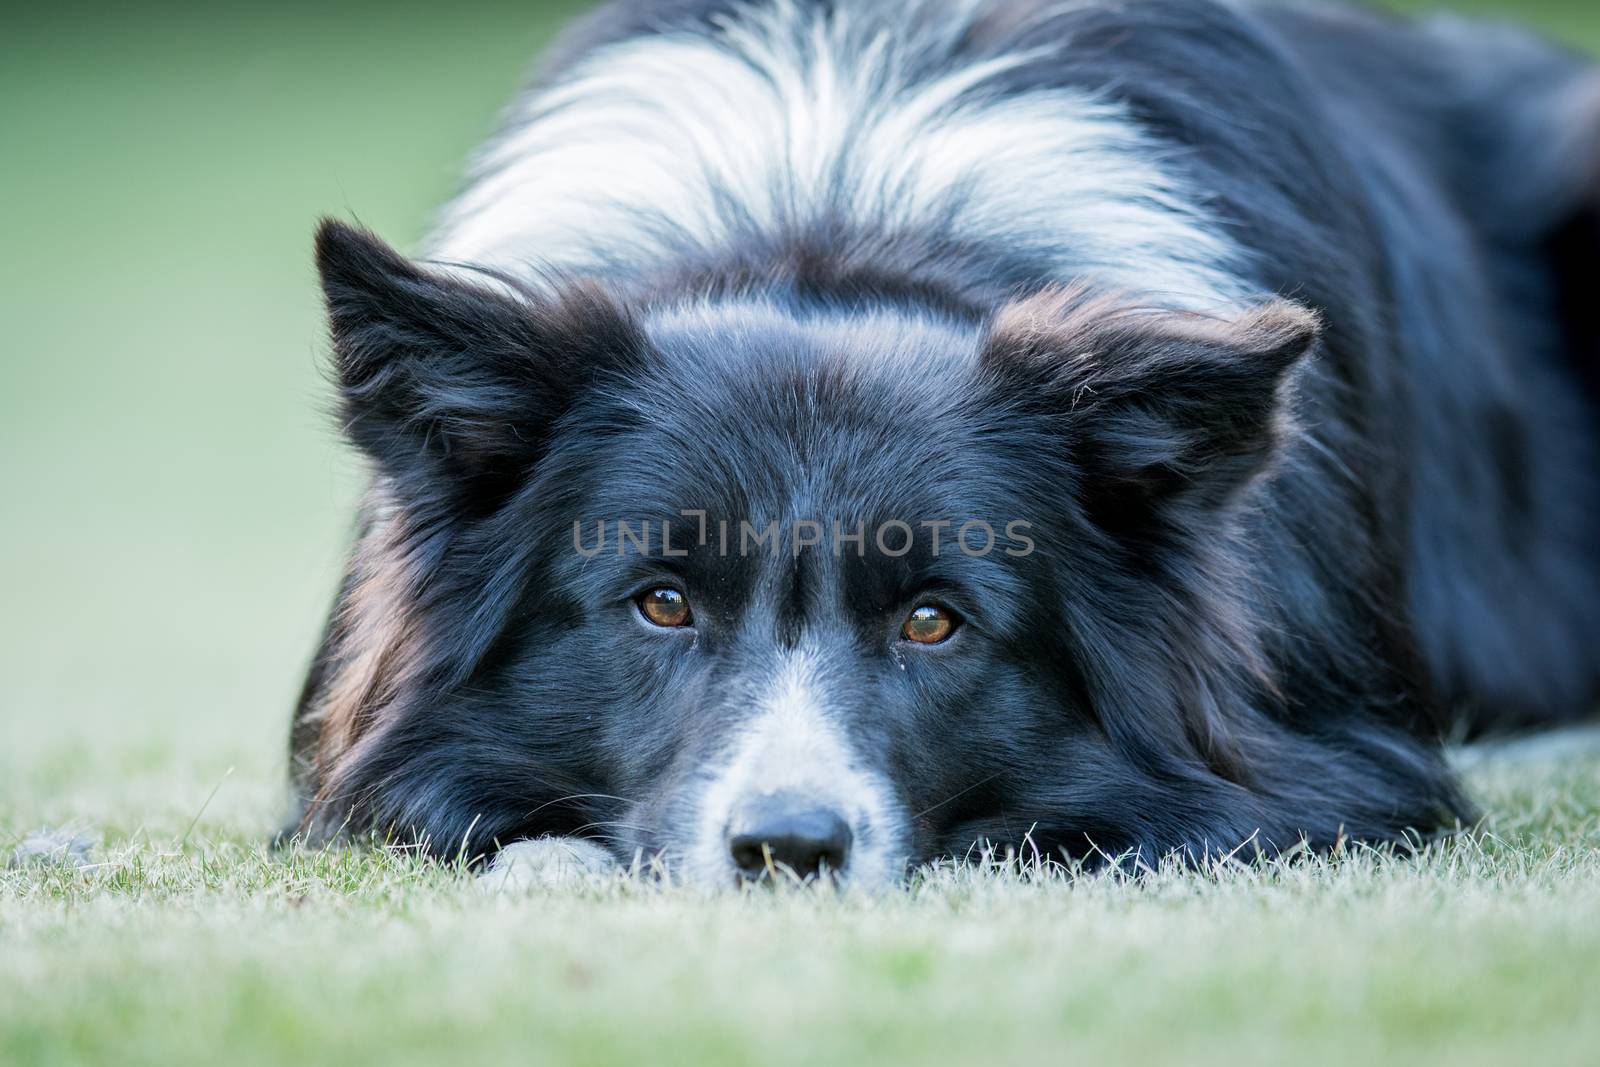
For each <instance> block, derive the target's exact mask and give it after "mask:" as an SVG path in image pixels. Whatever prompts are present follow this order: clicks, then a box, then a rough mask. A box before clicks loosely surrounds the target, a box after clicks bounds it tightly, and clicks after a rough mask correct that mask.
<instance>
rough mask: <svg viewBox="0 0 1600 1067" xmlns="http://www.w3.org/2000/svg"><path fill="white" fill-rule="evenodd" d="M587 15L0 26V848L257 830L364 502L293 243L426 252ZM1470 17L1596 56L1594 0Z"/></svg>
mask: <svg viewBox="0 0 1600 1067" xmlns="http://www.w3.org/2000/svg"><path fill="white" fill-rule="evenodd" d="M886 2H887V0H886ZM580 6H582V5H581V4H580V3H578V2H577V0H570V2H554V3H551V2H522V3H505V2H498V0H456V2H453V3H438V4H418V3H414V2H410V0H404V2H401V3H360V4H338V5H333V4H310V3H274V4H270V5H260V6H257V7H254V8H244V7H237V8H235V7H226V6H219V7H215V8H206V7H200V6H198V5H194V6H170V5H169V6H163V5H159V4H140V5H121V6H115V7H113V6H103V7H82V6H79V5H58V6H52V5H36V6H34V7H31V8H29V9H27V10H20V9H18V10H10V11H7V12H6V13H5V16H4V19H3V20H0V239H3V241H4V255H3V256H0V456H3V466H0V506H3V507H4V509H5V512H4V517H3V518H4V521H3V523H0V590H3V594H0V595H3V598H4V615H3V620H0V836H5V835H7V834H16V833H20V832H22V831H24V830H26V829H28V828H30V827H32V826H35V825H38V824H40V823H43V822H56V823H58V822H61V821H63V820H69V819H79V820H84V821H88V822H92V823H94V824H95V825H97V826H99V827H100V828H101V829H103V830H105V831H107V832H110V833H120V832H129V831H133V830H136V829H139V828H146V829H151V830H167V829H170V828H174V827H175V828H177V829H178V830H182V828H183V827H184V825H185V824H187V822H188V821H189V819H191V818H192V817H194V815H195V813H196V812H197V811H198V810H199V809H200V808H201V806H202V805H203V804H204V803H205V801H206V798H207V797H208V795H210V794H211V793H212V792H213V790H215V789H216V787H217V786H218V785H219V784H221V783H223V782H224V781H225V780H226V782H227V788H226V789H222V790H219V791H218V792H217V796H216V799H215V802H214V803H213V804H212V806H211V807H210V808H209V809H207V821H208V822H209V821H211V820H217V821H218V822H219V825H221V826H227V827H230V828H235V829H236V828H238V827H240V826H259V827H261V828H263V829H264V828H266V826H268V825H269V824H270V821H271V819H272V818H273V817H274V816H275V813H276V812H277V810H278V806H279V804H280V802H281V796H280V780H281V779H280V775H281V770H282V758H281V751H282V746H283V739H284V736H285V726H286V717H287V715H288V712H289V708H290V705H291V703H292V700H293V697H294V694H295V691H296V688H297V686H298V685H299V682H300V672H301V670H302V667H303V664H304V661H305V660H306V658H307V657H308V656H309V654H310V652H311V650H312V645H313V641H314V639H315V636H316V631H317V627H318V626H319V625H320V622H321V619H320V616H321V614H322V612H323V611H324V610H325V608H326V605H327V600H328V597H329V596H330V593H331V590H332V589H333V587H334V584H335V582H336V580H337V577H338V564H339V557H340V554H341V551H342V549H343V547H344V543H345V539H346V534H347V529H348V524H349V518H350V506H351V503H352V501H353V498H354V493H355V490H356V486H357V470H356V465H355V463H354V462H353V461H352V460H351V458H350V457H349V455H348V454H347V453H346V452H345V451H344V450H343V449H342V448H341V447H340V446H339V445H338V442H337V440H336V438H335V435H334V434H333V432H332V430H331V420H330V419H329V418H328V416H327V414H326V410H325V401H326V393H327V391H326V389H325V387H324V382H323V379H322V378H321V372H320V370H319V363H320V359H321V357H322V355H323V339H322V329H321V323H320V321H319V311H318V301H317V293H316V288H315V284H314V278H313V273H312V270H311V266H310V255H309V251H310V250H309V239H310V233H311V229H312V226H313V224H314V222H315V220H316V218H317V217H318V216H319V215H323V214H333V215H339V216H343V217H353V218H357V219H359V220H360V221H362V222H364V223H366V224H367V225H369V226H371V227H373V228H374V229H376V230H378V231H379V232H381V233H383V234H384V235H386V236H387V237H389V238H390V239H392V240H394V241H396V242H397V243H399V244H402V245H406V244H411V243H414V242H415V241H416V239H417V238H418V237H419V236H420V235H421V234H422V232H423V230H424V228H425V226H426V223H427V219H428V217H429V213H430V211H431V210H432V209H433V208H434V207H435V206H436V205H438V204H439V203H440V202H441V201H442V200H443V199H444V198H445V197H446V196H447V195H448V194H449V193H450V192H451V190H452V189H453V187H454V185H455V183H456V181H457V178H458V175H459V173H460V170H461V166H462V162H463V159H464V157H465V155H466V154H467V152H468V151H469V150H470V149H471V148H472V146H473V145H474V144H475V142H477V141H478V140H479V139H480V138H481V137H483V136H484V135H485V134H486V133H488V132H489V130H490V129H491V127H492V123H493V118H494V115H495V113H496V111H497V109H498V108H499V107H500V106H501V105H502V104H503V103H504V102H505V101H506V99H507V98H508V97H509V95H510V94H511V92H512V91H513V90H514V88H515V87H516V86H517V84H518V83H519V81H520V80H521V77H522V75H523V72H524V70H525V68H526V66H527V63H528V61H529V59H530V57H531V56H532V55H533V54H534V52H535V51H536V50H537V47H538V46H539V45H540V43H541V42H543V41H544V40H545V39H546V38H547V36H548V34H549V33H550V32H551V31H552V29H553V28H554V27H555V26H557V25H559V24H560V22H561V21H562V20H563V19H565V18H566V17H568V16H569V15H570V14H571V13H572V12H573V11H575V10H576V9H578V8H579V7H580ZM1457 6H1468V7H1470V8H1471V9H1474V10H1479V11H1497V12H1500V13H1505V14H1510V15H1514V16H1516V17H1519V18H1522V19H1525V20H1529V21H1532V22H1534V23H1537V24H1539V25H1541V26H1543V27H1545V28H1547V29H1549V30H1551V31H1552V32H1554V33H1555V34H1557V35H1559V36H1561V37H1563V38H1565V39H1567V40H1569V41H1571V42H1573V43H1575V44H1578V45H1580V46H1583V47H1586V48H1589V49H1596V48H1600V2H1597V0H1564V2H1563V0H1542V2H1540V0H1523V2H1515V0H1501V2H1488V0H1485V2H1481V3H1475V4H1471V5H1457ZM230 768H236V770H235V773H234V774H233V775H232V776H231V777H229V776H228V772H229V769H230Z"/></svg>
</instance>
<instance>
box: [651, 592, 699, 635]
mask: <svg viewBox="0 0 1600 1067" xmlns="http://www.w3.org/2000/svg"><path fill="white" fill-rule="evenodd" d="M639 614H640V615H643V616H644V617H645V619H646V620H648V621H649V622H651V623H654V624H655V625H656V626H662V627H666V628H668V629H677V628H679V627H683V626H688V625H689V624H690V623H692V622H694V613H693V612H691V611H690V610H689V598H688V597H686V596H684V595H683V591H682V590H681V589H673V588H672V587H671V586H665V585H664V586H661V587H660V588H659V589H652V590H650V591H649V592H648V593H646V594H644V596H642V597H640V598H639Z"/></svg>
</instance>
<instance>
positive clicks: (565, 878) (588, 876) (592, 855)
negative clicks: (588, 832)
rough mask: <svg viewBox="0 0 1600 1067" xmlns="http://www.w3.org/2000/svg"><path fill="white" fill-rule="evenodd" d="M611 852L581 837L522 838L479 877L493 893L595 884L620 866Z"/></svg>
mask: <svg viewBox="0 0 1600 1067" xmlns="http://www.w3.org/2000/svg"><path fill="white" fill-rule="evenodd" d="M616 866H617V862H616V860H614V859H613V858H612V856H611V853H609V852H607V851H606V850H605V849H603V848H601V847H600V846H599V845H596V844H595V843H594V842H592V841H585V840H583V839H582V838H578V837H541V838H539V839H538V840H537V841H518V842H516V843H515V844H511V845H507V846H506V847H505V848H503V849H501V850H500V854H499V855H498V856H496V857H495V859H494V863H493V864H492V865H491V866H490V867H489V870H488V871H487V872H485V873H484V874H483V875H482V876H481V877H480V878H479V879H478V886H479V888H480V889H483V890H484V891H486V892H490V893H525V892H527V891H528V890H530V889H554V888H559V887H562V886H578V885H593V884H594V883H596V882H599V881H601V880H602V879H604V878H605V877H606V876H607V875H608V874H610V873H611V872H612V871H614V870H615V869H616Z"/></svg>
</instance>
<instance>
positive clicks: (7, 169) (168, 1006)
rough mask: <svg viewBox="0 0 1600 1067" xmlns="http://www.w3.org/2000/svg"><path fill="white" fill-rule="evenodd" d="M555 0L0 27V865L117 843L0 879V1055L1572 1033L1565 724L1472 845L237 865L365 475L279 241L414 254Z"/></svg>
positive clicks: (1560, 10)
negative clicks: (830, 881)
mask: <svg viewBox="0 0 1600 1067" xmlns="http://www.w3.org/2000/svg"><path fill="white" fill-rule="evenodd" d="M575 6H576V0H574V3H570V4H554V5H551V4H540V3H537V2H533V0H524V2H521V3H516V2H512V0H467V2H465V3H455V4H424V3H414V2H411V3H400V4H379V3H377V2H376V0H367V2H365V3H356V4H339V5H328V4H323V5H312V4H309V3H304V2H300V3H296V2H288V3H281V4H273V5H261V6H259V7H258V9H256V10H252V11H242V10H234V9H233V8H232V7H231V6H224V7H222V8H203V7H199V6H194V7H192V8H190V7H176V6H167V7H165V8H163V7H161V6H159V5H157V6H152V5H134V6H128V5H123V6H120V7H110V6H108V7H106V8H105V9H104V10H101V11H93V10H88V9H86V8H84V7H83V6H81V5H75V6H74V7H73V8H72V13H71V15H70V16H69V15H68V14H66V13H65V12H58V13H55V14H47V13H46V9H47V8H48V5H34V7H32V8H30V9H29V10H27V11H25V12H24V11H8V12H7V15H6V20H5V28H4V30H3V31H0V131H4V134H5V136H4V145H5V148H4V150H3V151H0V190H3V193H0V240H3V241H4V247H5V252H6V254H5V255H4V256H0V457H3V462H0V501H3V502H4V508H5V511H4V513H3V514H0V597H3V604H4V610H3V611H0V853H3V852H8V851H9V849H10V846H11V845H12V843H14V842H15V841H16V840H18V839H20V837H21V836H22V835H23V834H25V833H27V832H28V831H30V830H33V829H35V828H37V827H38V826H40V825H43V824H47V823H49V824H62V823H70V824H74V825H79V826H84V827H89V828H92V829H93V830H94V831H95V832H96V833H98V834H99V835H100V836H101V837H102V839H103V842H104V843H103V845H102V846H101V848H100V849H99V852H98V856H97V858H98V860H99V861H100V863H99V865H98V866H96V867H95V868H93V869H91V870H90V871H87V872H84V873H81V874H70V873H67V872H62V871H54V872H51V871H40V870H33V869H30V870H22V871H5V872H0V1063H6V1064H10V1063H31V1062H42V1061H54V1062H71V1061H74V1060H98V1061H102V1062H104V1061H110V1062H119V1063H120V1062H140V1061H160V1062H173V1061H187V1060H196V1061H199V1060H204V1061H207V1062H211V1061H215V1060H217V1059H221V1058H227V1059H231V1060H237V1061H251V1060H259V1061H261V1062H273V1063H276V1062H282V1061H285V1060H289V1059H291V1058H292V1059H296V1060H307V1061H310V1060H335V1059H338V1060H366V1059H376V1058H378V1057H379V1056H380V1055H381V1056H382V1058H384V1059H387V1060H396V1059H405V1058H412V1059H416V1060H419V1061H423V1060H438V1059H441V1058H444V1057H445V1056H449V1055H453V1054H456V1053H463V1054H464V1053H471V1054H473V1055H477V1056H482V1055H486V1054H487V1055H493V1054H495V1053H501V1054H504V1055H507V1056H514V1057H516V1058H517V1059H519V1060H530V1061H534V1062H539V1061H544V1060H549V1061H565V1062H579V1063H589V1062H593V1063H599V1062H616V1061H618V1060H621V1059H634V1060H639V1061H644V1062H658V1061H668V1062H693V1063H703V1062H709V1061H718V1060H723V1061H731V1060H740V1061H747V1060H757V1059H761V1060H767V1061H772V1062H786V1061H799V1060H801V1059H807V1060H813V1059H821V1060H824V1061H826V1060H831V1059H842V1060H855V1061H875V1060H879V1059H889V1058H893V1059H916V1060H928V1061H982V1062H988V1061H989V1060H991V1059H993V1060H1024V1059H1027V1060H1045V1061H1050V1062H1054V1061H1059V1060H1061V1059H1063V1058H1067V1057H1068V1056H1069V1055H1070V1057H1071V1058H1074V1059H1090V1058H1095V1059H1103V1060H1108V1061H1113V1062H1120V1061H1123V1060H1134V1059H1140V1058H1147V1057H1148V1056H1150V1055H1155V1056H1160V1057H1170V1056H1172V1055H1173V1054H1175V1053H1178V1052H1181V1053H1182V1054H1183V1055H1184V1056H1185V1057H1186V1058H1193V1059H1198V1060H1201V1061H1205V1060H1217V1061H1222V1060H1230V1061H1231V1060H1237V1059H1244V1060H1247V1061H1257V1062H1280V1061H1282V1060H1284V1059H1288V1058H1291V1057H1292V1058H1295V1059H1297V1060H1305V1061H1312V1062H1315V1061H1331V1060H1334V1059H1336V1058H1337V1059H1341V1060H1342V1059H1345V1058H1357V1057H1366V1058H1368V1059H1380V1060H1398V1059H1401V1058H1412V1057H1413V1054H1418V1053H1421V1054H1425V1055H1424V1058H1428V1059H1432V1060H1435V1061H1437V1062H1449V1063H1458V1062H1466V1063H1471V1062H1478V1061H1481V1062H1492V1061H1496V1060H1500V1059H1504V1058H1509V1057H1510V1056H1511V1055H1513V1054H1517V1055H1519V1056H1520V1058H1523V1059H1528V1060H1539V1059H1544V1060H1551V1061H1561V1060H1566V1061H1570V1062H1580V1061H1583V1060H1585V1059H1588V1060H1589V1061H1590V1062H1593V1054H1592V1051H1591V1050H1592V1049H1593V1048H1596V1047H1600V1032H1597V1028H1600V1012H1595V1011H1594V1010H1593V1008H1592V1005H1593V1003H1595V1002H1597V1001H1600V944H1597V941H1600V888H1597V887H1600V877H1597V876H1600V869H1597V868H1600V859H1597V849H1600V837H1597V833H1600V829H1597V827H1600V823H1597V810H1600V785H1597V779H1600V757H1597V756H1596V755H1594V754H1593V753H1591V754H1589V755H1582V754H1579V755H1573V756H1570V757H1558V756H1551V757H1549V758H1532V757H1528V758H1523V759H1518V760H1513V759H1510V758H1509V757H1503V758H1501V759H1500V760H1498V761H1496V762H1491V763H1489V764H1487V765H1485V766H1481V767H1479V768H1478V769H1476V770H1475V771H1474V777H1473V781H1474V784H1475V786H1476V788H1477V789H1478V791H1479V793H1480V795H1481V798H1482V799H1483V800H1484V802H1485V804H1486V807H1487V808H1488V809H1489V810H1490V811H1491V812H1492V813H1493V821H1492V822H1491V823H1490V829H1491V831H1492V833H1493V835H1494V836H1493V837H1492V838H1489V839H1487V840H1485V841H1483V842H1481V843H1479V844H1469V843H1457V844H1454V845H1449V846H1446V847H1444V848H1442V849H1440V850H1439V851H1437V852H1436V853H1432V854H1430V855H1428V856H1426V857H1424V858H1422V859H1420V860H1414V861H1404V862H1388V863H1377V862H1374V861H1373V859H1372V857H1370V856H1366V855H1352V856H1347V857H1342V858H1340V859H1339V860H1338V861H1337V862H1334V863H1331V864H1303V865H1300V866H1297V867H1291V868H1287V869H1269V870H1247V871H1241V872H1234V873H1231V874H1227V875H1224V876H1221V877H1218V878H1208V877H1201V876H1193V875H1180V874H1172V873H1168V874H1165V875H1163V876H1161V877H1159V878H1156V879H1154V880H1152V881H1151V882H1150V883H1149V884H1144V885H1136V886H1130V885H1122V884H1113V883H1110V882H1107V881H1103V880H1094V879H1088V880H1076V881H1072V880H1062V879H1053V880H1045V881H1043V882H1029V881H1027V880H1020V879H1017V878H1006V877H998V876H977V875H970V874H969V875H965V876H961V877H956V876H949V877H941V878H939V879H935V880H934V881H933V882H932V883H930V884H928V885H925V886H923V887H921V888H919V889H917V890H915V891H914V892H912V893H910V894H905V895H892V896H889V897H887V898H882V899H876V900H871V901H853V900H845V901H831V900H816V899H811V898H810V897H808V896H805V895H797V894H786V895H781V896H780V897H779V898H777V899H768V898H765V897H763V898H756V899H750V900H723V901H716V902H708V901H704V900H699V899H695V898H690V897H685V896H682V895H679V894H670V893H662V892H659V891H656V890H652V889H648V888H644V887H638V886H634V887H623V888H618V889H615V890H612V891H609V892H607V893H603V894H598V896H599V897H600V898H601V899H594V897H595V894H591V895H590V896H588V897H585V896H581V895H580V896H576V897H574V896H565V897H555V898H534V899H528V900H521V901H505V900H490V899H483V898H481V897H480V896H479V895H477V894H476V893H474V892H473V891H472V889H471V888H470V886H469V885H466V884H464V882H463V880H462V878H461V877H460V876H459V875H457V874H456V873H454V872H450V871H441V870H432V869H425V868H419V867H416V866H415V865H413V864H412V863H410V862H409V861H407V860H406V859H405V858H404V857H397V856H393V855H388V854H383V853H378V854H352V853H335V854H329V855H321V856H298V857H294V858H293V859H292V860H289V861H282V860H279V859H276V858H273V857H269V856H268V855H266V854H265V853H264V852H263V851H261V849H260V847H259V843H260V841H261V840H262V839H263V837H264V836H265V834H266V833H267V832H268V831H269V830H270V829H271V828H272V827H273V825H274V824H275V822H276V821H277V817H278V816H279V815H280V814H281V806H282V803H283V791H282V777H283V759H282V748H283V740H284V733H285V726H286V717H287V712H288V708H289V706H290V704H291V702H292V699H293V695H294V691H295V689H296V687H297V685H298V682H299V677H298V675H299V672H300V671H301V669H302V668H303V665H304V661H305V659H306V657H307V656H308V655H309V654H310V651H311V644H312V641H313V640H314V636H315V629H316V626H317V623H318V616H319V614H320V613H321V612H322V611H323V610H324V608H325V606H326V601H327V598H328V597H329V596H330V594H331V591H332V588H333V585H334V583H335V581H336V579H337V573H338V571H337V568H338V563H339V554H340V552H341V550H342V548H343V544H344V539H345V536H346V529H347V524H348V521H349V514H350V506H351V502H352V500H353V496H354V493H355V491H356V473H357V472H356V470H355V467H354V464H353V463H351V461H350V460H349V459H348V457H347V456H346V454H345V453H344V452H343V451H342V450H341V449H340V448H339V447H338V445H337V442H336V441H335V440H334V437H333V435H332V433H331V432H330V431H329V429H328V423H327V420H326V419H325V418H324V417H323V415H322V414H321V413H320V405H321V403H322V398H323V396H324V385H323V382H322V380H321V377H320V375H319V372H318V369H317V360H318V358H319V357H320V353H321V350H322V342H321V327H320V324H319V322H318V309H317V299H316V293H315V288H314V285H313V278H312V273H311V269H310V265H309V235H310V230H311V226H312V224H313V221H314V219H315V217H316V216H317V215H319V214H322V213H333V214H338V215H344V216H352V215H353V216H356V217H359V218H360V219H362V220H363V221H365V222H367V223H368V224H370V225H372V226H374V227H375V228H377V229H378V230H380V231H381V232H383V233H384V234H386V235H387V236H389V237H391V238H393V239H394V240H396V241H398V242H401V243H407V242H411V241H414V240H415V239H416V238H417V237H418V236H419V235H420V234H421V232H422V230H423V228H424V226H425V223H426V219H427V215H428V212H429V211H430V210H431V209H432V207H433V206H434V205H435V204H437V203H438V202H439V201H440V200H441V199H442V198H443V197H444V196H446V195H447V194H448V192H449V190H450V189H451V187H452V186H453V184H454V182H455V180H456V175H457V174H458V172H459V169H460V161H461V159H462V158H463V156H464V155H465V153H466V152H467V151H468V149H469V148H470V147H471V146H472V145H473V143H474V142H475V141H476V140H477V139H478V138H480V137H481V136H482V135H483V134H484V133H485V132H487V130H488V129H489V128H490V125H491V123H492V117H493V114H494V111H495V109H496V108H497V107H498V106H499V105H500V104H501V103H502V102H503V101H504V99H505V98H506V96H507V95H508V93H509V92H510V91H511V89H512V88H513V87H514V86H515V84H516V83H517V81H518V80H519V77H520V74H521V70H522V68H523V66H524V64H525V61H526V59H527V57H528V56H530V55H531V54H532V53H533V51H534V50H535V48H536V47H537V45H538V44H539V43H540V42H541V41H542V40H544V39H545V38H546V36H547V35H548V33H549V31H550V29H551V27H552V26H553V25H554V24H555V23H556V22H557V21H558V20H559V18H561V17H562V16H563V15H564V14H565V13H566V12H567V11H569V10H571V9H572V8H573V7H575ZM1475 6H1477V7H1478V8H1479V9H1486V8H1488V7H1490V6H1492V5H1489V4H1478V5H1475ZM1498 8H1499V9H1500V10H1503V11H1505V10H1509V11H1521V12H1522V13H1524V14H1526V15H1527V16H1528V17H1530V18H1533V19H1536V20H1537V21H1539V22H1540V23H1541V24H1542V25H1545V26H1546V27H1549V28H1551V29H1554V30H1556V31H1558V32H1561V33H1563V34H1565V35H1566V36H1567V37H1568V38H1569V39H1571V40H1573V41H1575V42H1577V43H1580V44H1583V45H1586V46H1588V47H1591V48H1593V47H1600V7H1596V6H1595V5H1594V4H1592V3H1587V2H1583V3H1579V2H1572V3H1566V4H1561V3H1553V2H1552V3H1536V4H1513V3H1510V2H1509V0H1508V2H1506V3H1503V4H1500V5H1498ZM330 9H333V10H330Z"/></svg>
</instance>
